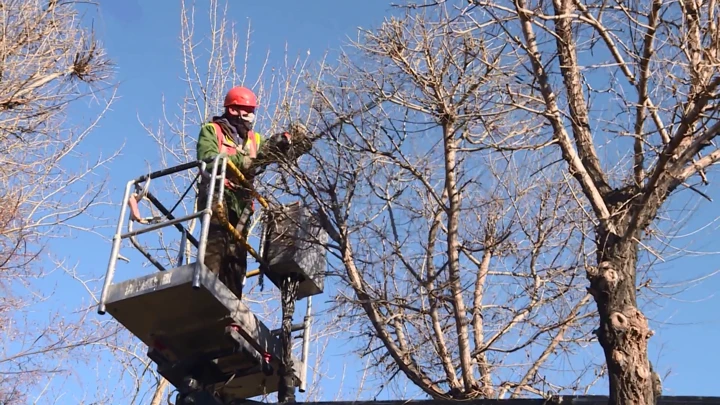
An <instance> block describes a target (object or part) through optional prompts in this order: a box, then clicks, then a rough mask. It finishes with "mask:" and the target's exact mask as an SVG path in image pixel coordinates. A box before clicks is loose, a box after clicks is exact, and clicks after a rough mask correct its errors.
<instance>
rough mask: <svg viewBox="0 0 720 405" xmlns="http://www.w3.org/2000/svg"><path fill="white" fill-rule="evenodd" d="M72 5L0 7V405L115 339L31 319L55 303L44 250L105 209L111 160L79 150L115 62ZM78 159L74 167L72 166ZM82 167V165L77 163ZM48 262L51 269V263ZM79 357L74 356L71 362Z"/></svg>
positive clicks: (101, 105) (102, 105)
mask: <svg viewBox="0 0 720 405" xmlns="http://www.w3.org/2000/svg"><path fill="white" fill-rule="evenodd" d="M73 3H74V2H72V1H41V0H30V1H16V0H2V1H0V27H1V29H2V36H1V37H0V291H1V292H0V339H1V340H2V343H0V346H1V347H2V351H1V352H0V402H3V403H8V404H9V403H15V402H20V401H22V400H23V399H24V398H25V396H26V395H27V394H28V393H30V392H32V391H33V390H35V389H38V390H39V391H36V392H35V393H36V394H37V397H36V398H35V399H36V400H37V399H39V397H40V396H42V395H43V393H44V392H46V389H47V385H48V384H50V381H51V380H52V379H53V378H54V377H55V376H57V375H58V374H66V372H68V371H69V370H71V369H72V367H68V366H67V363H68V361H69V360H68V359H69V357H70V355H71V353H75V354H77V355H78V357H77V358H75V360H80V358H81V357H82V356H81V353H80V352H81V349H80V348H81V347H88V346H91V345H92V344H94V343H95V342H97V341H99V340H102V339H104V338H105V337H107V336H108V335H109V334H112V332H109V331H107V330H102V329H93V328H85V327H84V324H83V322H84V320H85V316H86V315H87V313H82V311H81V312H80V313H76V314H68V313H67V312H63V311H57V313H53V314H48V318H47V319H42V318H40V317H38V316H31V312H32V310H33V307H32V305H35V304H39V303H40V302H41V301H44V300H47V299H52V297H48V296H47V295H46V294H47V292H42V291H39V287H38V286H37V283H38V282H37V280H39V279H41V278H42V277H43V276H45V275H47V274H48V271H49V270H51V269H48V268H46V267H45V268H44V266H43V265H42V262H43V261H46V263H47V262H48V261H47V260H46V259H47V256H46V254H47V253H48V252H46V250H45V248H46V246H47V244H48V243H49V242H50V241H51V239H52V238H54V237H66V236H68V235H70V231H73V230H83V231H91V229H81V228H79V226H78V225H77V224H76V223H75V222H74V220H75V219H76V218H77V217H79V216H81V215H89V214H92V213H93V208H95V207H97V206H98V205H100V204H102V203H104V202H105V199H104V197H105V196H104V183H103V182H102V181H100V182H98V181H97V177H96V178H92V179H91V177H95V176H97V175H100V174H101V172H100V169H101V168H102V167H103V166H104V164H105V163H107V162H108V161H109V160H110V159H112V158H113V157H114V155H111V156H109V157H104V158H93V159H92V160H91V161H88V160H86V159H85V158H84V157H83V156H82V155H81V154H80V151H79V148H78V146H79V145H81V143H82V142H83V141H84V140H85V139H87V137H88V136H89V134H90V133H91V131H92V130H93V129H94V128H95V127H96V125H97V124H98V122H99V120H100V119H101V117H102V116H103V115H104V113H105V111H106V110H107V108H108V107H109V105H110V102H111V101H112V95H111V97H110V99H109V101H108V100H103V99H102V98H100V96H101V95H102V94H103V90H106V89H112V87H111V86H110V84H108V83H107V81H108V80H109V79H110V77H111V64H110V62H109V60H108V58H107V57H106V55H105V54H104V50H103V49H102V47H100V45H99V44H98V42H97V41H96V40H95V38H94V35H93V33H92V32H91V31H90V30H88V29H87V28H86V27H84V26H83V24H81V23H80V21H79V19H78V15H77V14H78V13H77V9H76V6H75V4H73ZM82 100H87V101H89V102H94V103H96V104H95V105H93V103H91V104H90V105H88V106H87V107H88V111H90V112H91V113H92V114H93V115H94V116H93V117H92V118H91V120H90V122H88V123H85V124H80V121H79V120H73V121H74V123H75V124H78V125H72V122H73V121H71V122H68V112H69V108H70V106H72V105H75V104H77V103H78V102H79V101H82ZM73 159H74V160H75V162H73V161H72V160H73ZM78 162H81V164H78ZM50 264H52V262H50ZM75 354H73V356H75Z"/></svg>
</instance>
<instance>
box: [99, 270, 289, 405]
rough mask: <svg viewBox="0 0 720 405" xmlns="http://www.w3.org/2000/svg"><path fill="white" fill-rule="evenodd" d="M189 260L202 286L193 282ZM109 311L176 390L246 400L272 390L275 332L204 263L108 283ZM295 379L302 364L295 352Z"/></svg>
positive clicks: (276, 356)
mask: <svg viewBox="0 0 720 405" xmlns="http://www.w3.org/2000/svg"><path fill="white" fill-rule="evenodd" d="M195 266H200V271H199V276H200V287H199V288H197V289H193V288H192V278H193V272H194V269H195ZM106 308H107V312H109V313H110V314H111V315H112V316H113V317H114V318H115V319H116V320H117V321H118V322H120V323H121V324H122V325H123V326H125V327H126V328H127V329H128V330H129V331H130V332H131V333H132V334H133V335H135V336H137V337H138V338H139V339H140V340H141V341H142V342H144V343H145V344H146V345H147V346H148V348H149V350H148V356H150V358H151V359H152V360H153V361H154V362H155V363H157V366H158V372H159V373H160V374H161V375H162V376H163V377H165V378H166V379H167V380H168V381H169V382H170V383H171V384H173V385H174V386H175V387H176V388H177V389H178V391H180V392H181V393H182V392H186V393H189V392H192V391H201V390H202V391H215V392H217V393H218V394H220V395H222V396H223V397H226V398H227V399H247V398H252V397H255V396H258V395H263V394H267V393H272V392H275V391H277V387H278V375H277V370H278V366H279V359H280V358H281V353H282V352H281V345H280V339H279V337H278V336H277V335H275V334H273V333H272V331H271V330H270V329H269V328H267V326H265V325H264V324H263V323H262V322H261V321H260V320H259V319H257V317H256V316H255V315H253V314H252V312H251V311H250V309H249V308H248V307H247V305H245V304H244V303H243V302H242V301H241V300H239V299H238V298H237V297H236V296H235V295H234V294H233V293H232V292H231V291H230V289H228V288H227V287H226V286H225V285H224V284H223V283H222V282H221V281H220V280H219V279H218V278H217V277H216V276H215V275H214V274H213V273H212V272H210V271H209V270H208V269H207V268H206V267H205V266H204V265H201V264H198V263H191V264H188V265H185V266H182V267H177V268H174V269H171V270H168V271H165V272H158V273H154V274H150V275H147V276H143V277H139V278H135V279H132V280H127V281H123V282H120V283H117V284H113V285H111V286H110V288H109V290H108V295H107V303H106ZM293 362H294V369H295V377H296V386H297V385H299V383H300V378H299V372H298V370H300V369H301V367H302V364H300V362H299V361H298V360H297V359H295V358H293Z"/></svg>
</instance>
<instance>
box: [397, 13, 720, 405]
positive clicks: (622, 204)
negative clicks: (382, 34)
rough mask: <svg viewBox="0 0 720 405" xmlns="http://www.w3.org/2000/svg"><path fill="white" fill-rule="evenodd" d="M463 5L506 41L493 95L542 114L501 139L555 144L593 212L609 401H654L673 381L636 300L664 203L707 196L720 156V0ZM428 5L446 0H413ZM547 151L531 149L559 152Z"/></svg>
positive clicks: (593, 275) (495, 38) (593, 270)
mask: <svg viewBox="0 0 720 405" xmlns="http://www.w3.org/2000/svg"><path fill="white" fill-rule="evenodd" d="M439 3H444V4H443V7H449V3H450V2H439ZM468 3H469V5H468ZM453 4H454V6H455V10H456V13H457V15H461V16H463V17H465V18H470V19H472V20H473V21H475V25H476V27H475V29H474V30H473V31H474V35H476V36H477V37H478V38H480V39H481V40H482V41H483V43H485V44H492V45H486V46H493V45H494V46H501V45H503V46H506V47H507V49H506V51H505V52H504V53H503V54H502V55H499V56H498V61H499V62H498V66H499V68H500V69H501V70H502V71H503V72H504V74H505V75H506V76H508V77H510V78H511V80H510V81H509V82H508V83H503V84H502V85H501V86H496V87H495V88H494V97H495V100H496V101H495V102H496V103H497V104H498V105H502V106H505V107H507V108H514V109H517V112H516V114H517V115H520V116H527V117H532V118H534V120H533V122H534V123H535V126H534V127H529V128H527V130H526V131H524V132H523V133H519V134H517V135H518V136H514V137H512V138H511V139H507V140H506V141H505V142H503V143H501V145H499V147H500V148H503V147H507V146H517V145H526V146H527V145H531V144H532V145H538V144H539V143H540V144H542V143H545V144H552V146H551V147H550V150H552V151H554V153H555V154H556V155H557V157H558V160H559V161H560V162H562V165H563V168H564V170H565V171H566V173H567V175H569V176H571V177H572V179H573V180H574V182H575V186H576V187H578V188H579V192H578V193H577V194H576V195H574V197H575V198H577V202H578V204H579V205H581V206H583V207H585V208H586V211H587V220H590V221H592V224H593V226H592V229H591V232H590V233H589V235H588V236H589V237H590V238H592V239H591V240H592V242H593V244H594V251H593V252H591V253H592V256H590V257H589V259H588V263H587V264H586V265H585V266H584V267H585V271H586V276H587V279H588V281H589V284H590V285H589V289H588V291H589V292H590V293H591V294H592V296H593V298H594V301H595V303H596V305H597V309H598V313H599V319H600V326H599V328H598V329H597V331H596V334H597V338H598V341H599V343H600V345H601V346H602V348H603V350H604V354H605V359H606V363H607V368H608V371H609V392H610V403H612V404H627V403H633V404H650V403H654V402H655V399H656V398H657V396H658V395H660V394H661V383H660V379H659V377H658V375H657V373H655V372H654V371H653V367H652V365H651V364H650V362H649V359H648V354H647V342H648V339H649V338H650V337H651V336H652V333H653V332H652V331H651V330H650V328H649V327H648V321H647V318H646V316H645V315H644V314H643V312H642V311H641V310H640V309H639V307H638V300H637V289H638V288H639V287H640V282H639V281H640V280H639V277H638V266H639V264H641V263H640V262H639V255H640V253H641V252H644V253H646V254H648V255H655V256H659V253H658V252H657V251H654V250H653V249H652V247H651V246H652V245H653V244H654V243H653V242H656V241H657V240H658V239H660V238H662V237H663V235H662V233H661V231H660V229H659V228H658V226H657V222H658V219H659V217H658V215H659V213H660V212H661V210H662V209H663V207H664V206H665V204H666V203H667V202H668V200H669V199H670V198H671V197H672V196H674V195H675V194H677V192H679V191H683V190H692V192H694V193H697V194H698V195H699V196H704V194H703V193H702V192H701V191H700V190H699V187H700V186H701V185H704V184H708V181H707V178H706V175H705V171H706V170H707V169H708V168H709V167H710V166H712V165H713V164H714V163H715V162H716V161H717V160H718V158H719V157H720V149H718V148H717V147H716V144H715V137H716V136H717V134H718V131H719V130H720V124H718V122H717V114H718V108H717V99H718V85H719V84H720V75H719V74H718V70H717V66H718V56H719V55H718V52H719V45H718V41H717V38H718V25H717V15H718V12H719V11H720V9H718V3H717V2H715V1H706V2H700V1H694V0H688V1H680V2H663V1H659V0H658V1H649V2H624V1H609V2H608V1H581V0H553V1H544V0H537V1H536V0H514V1H485V0H470V1H468V2H463V3H459V2H453ZM427 5H432V6H437V3H436V2H433V3H432V4H431V3H426V4H410V5H409V6H410V7H412V8H423V7H422V6H427ZM458 29H460V30H465V31H463V32H467V31H466V29H465V28H464V27H463V28H458ZM453 30H454V32H457V31H456V29H455V28H453ZM482 49H483V48H482V47H478V48H477V51H478V52H481V51H482ZM484 144H485V145H488V144H487V143H484ZM488 146H492V145H488ZM537 153H538V155H536V156H535V157H532V156H528V159H530V160H531V161H534V160H536V159H540V158H541V157H545V156H546V155H547V153H550V152H549V151H547V150H545V151H539V152H537ZM526 156H527V155H526ZM694 179H697V180H694ZM693 181H694V182H695V184H692V183H691V182H693Z"/></svg>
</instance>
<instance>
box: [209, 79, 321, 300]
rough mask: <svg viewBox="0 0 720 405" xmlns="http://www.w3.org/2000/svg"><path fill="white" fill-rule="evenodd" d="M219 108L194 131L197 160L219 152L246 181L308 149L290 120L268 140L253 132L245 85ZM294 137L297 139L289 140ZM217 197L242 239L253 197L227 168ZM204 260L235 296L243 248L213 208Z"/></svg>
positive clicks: (253, 103) (250, 96) (252, 102)
mask: <svg viewBox="0 0 720 405" xmlns="http://www.w3.org/2000/svg"><path fill="white" fill-rule="evenodd" d="M223 106H224V107H225V112H224V114H223V115H221V116H215V117H213V118H212V120H211V121H210V122H208V123H206V124H204V125H203V126H202V128H201V129H200V134H199V136H198V142H197V158H198V160H205V159H208V158H213V157H215V156H216V155H217V154H219V153H221V152H225V153H227V154H228V160H229V161H231V162H232V163H233V164H235V166H236V167H237V168H238V169H239V170H240V171H241V172H242V174H243V175H244V176H245V178H246V179H247V181H248V182H250V183H251V184H252V183H253V180H254V178H255V176H257V175H258V174H259V172H260V171H261V170H263V169H264V168H265V167H266V166H267V165H269V164H271V163H275V162H278V161H280V160H282V159H287V158H291V157H299V156H300V155H301V154H303V153H305V152H307V151H308V150H309V145H308V142H305V141H304V140H305V139H307V138H306V137H305V136H304V135H305V131H304V127H303V126H302V125H298V124H295V125H293V126H291V128H292V129H291V130H290V131H287V132H283V133H279V134H275V135H273V136H271V137H270V138H268V139H265V138H263V136H262V135H260V134H259V133H258V132H255V131H254V130H253V124H254V122H255V109H256V108H257V97H256V96H255V94H254V93H253V92H252V91H251V90H250V89H248V88H246V87H241V86H238V87H233V88H232V89H230V91H228V93H227V95H226V96H225V101H224V103H223ZM294 138H295V140H298V139H302V140H303V141H302V142H293V140H294ZM290 155H293V156H290ZM219 170H220V168H218V173H219ZM205 181H207V180H205ZM203 183H204V184H202V185H201V186H200V190H199V193H198V200H197V202H198V210H201V209H204V208H205V207H206V205H207V198H208V190H207V188H208V186H209V181H207V183H205V182H203ZM218 188H219V184H216V186H215V189H216V190H218ZM223 197H224V200H223V202H224V204H223V205H224V208H225V213H226V215H227V216H226V217H227V219H228V221H229V222H230V224H231V225H232V226H233V227H235V229H237V231H238V232H239V233H240V234H241V235H243V237H245V238H247V236H248V235H247V229H248V226H249V224H250V221H251V218H252V215H253V212H254V204H253V201H254V200H253V197H252V195H251V193H250V191H249V190H248V189H247V188H246V187H244V186H242V185H240V184H239V182H237V180H235V179H233V178H232V174H231V171H230V170H227V175H226V180H225V193H224V196H223ZM218 198H219V196H218V195H217V194H215V195H214V196H213V205H215V204H216V203H217V202H218ZM211 208H213V209H214V207H211ZM204 263H205V266H206V267H207V268H208V269H209V270H210V271H212V272H213V273H215V274H216V275H217V276H218V277H219V279H220V281H222V282H223V283H224V284H225V285H226V286H227V287H228V288H229V289H230V290H231V291H232V292H233V293H234V294H235V295H236V296H237V297H238V298H242V284H243V279H244V278H245V274H246V272H247V249H246V247H245V245H244V244H242V243H239V242H238V241H237V240H236V239H235V238H234V237H233V235H232V234H231V233H230V232H229V231H228V230H227V229H225V228H224V227H223V226H222V225H221V223H220V222H219V221H218V219H217V217H216V215H215V212H213V216H212V218H211V220H210V226H209V233H208V238H207V247H206V251H205V260H204Z"/></svg>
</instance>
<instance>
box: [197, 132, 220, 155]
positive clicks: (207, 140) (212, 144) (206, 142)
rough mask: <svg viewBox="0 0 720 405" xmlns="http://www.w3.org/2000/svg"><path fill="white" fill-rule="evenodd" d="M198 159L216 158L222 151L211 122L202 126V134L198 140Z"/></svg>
mask: <svg viewBox="0 0 720 405" xmlns="http://www.w3.org/2000/svg"><path fill="white" fill-rule="evenodd" d="M196 152H197V160H205V159H210V158H214V157H215V156H217V154H218V153H220V146H219V145H218V142H217V135H215V128H214V127H213V126H212V125H211V124H205V125H203V126H202V127H200V134H199V135H198V141H197V147H196Z"/></svg>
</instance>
